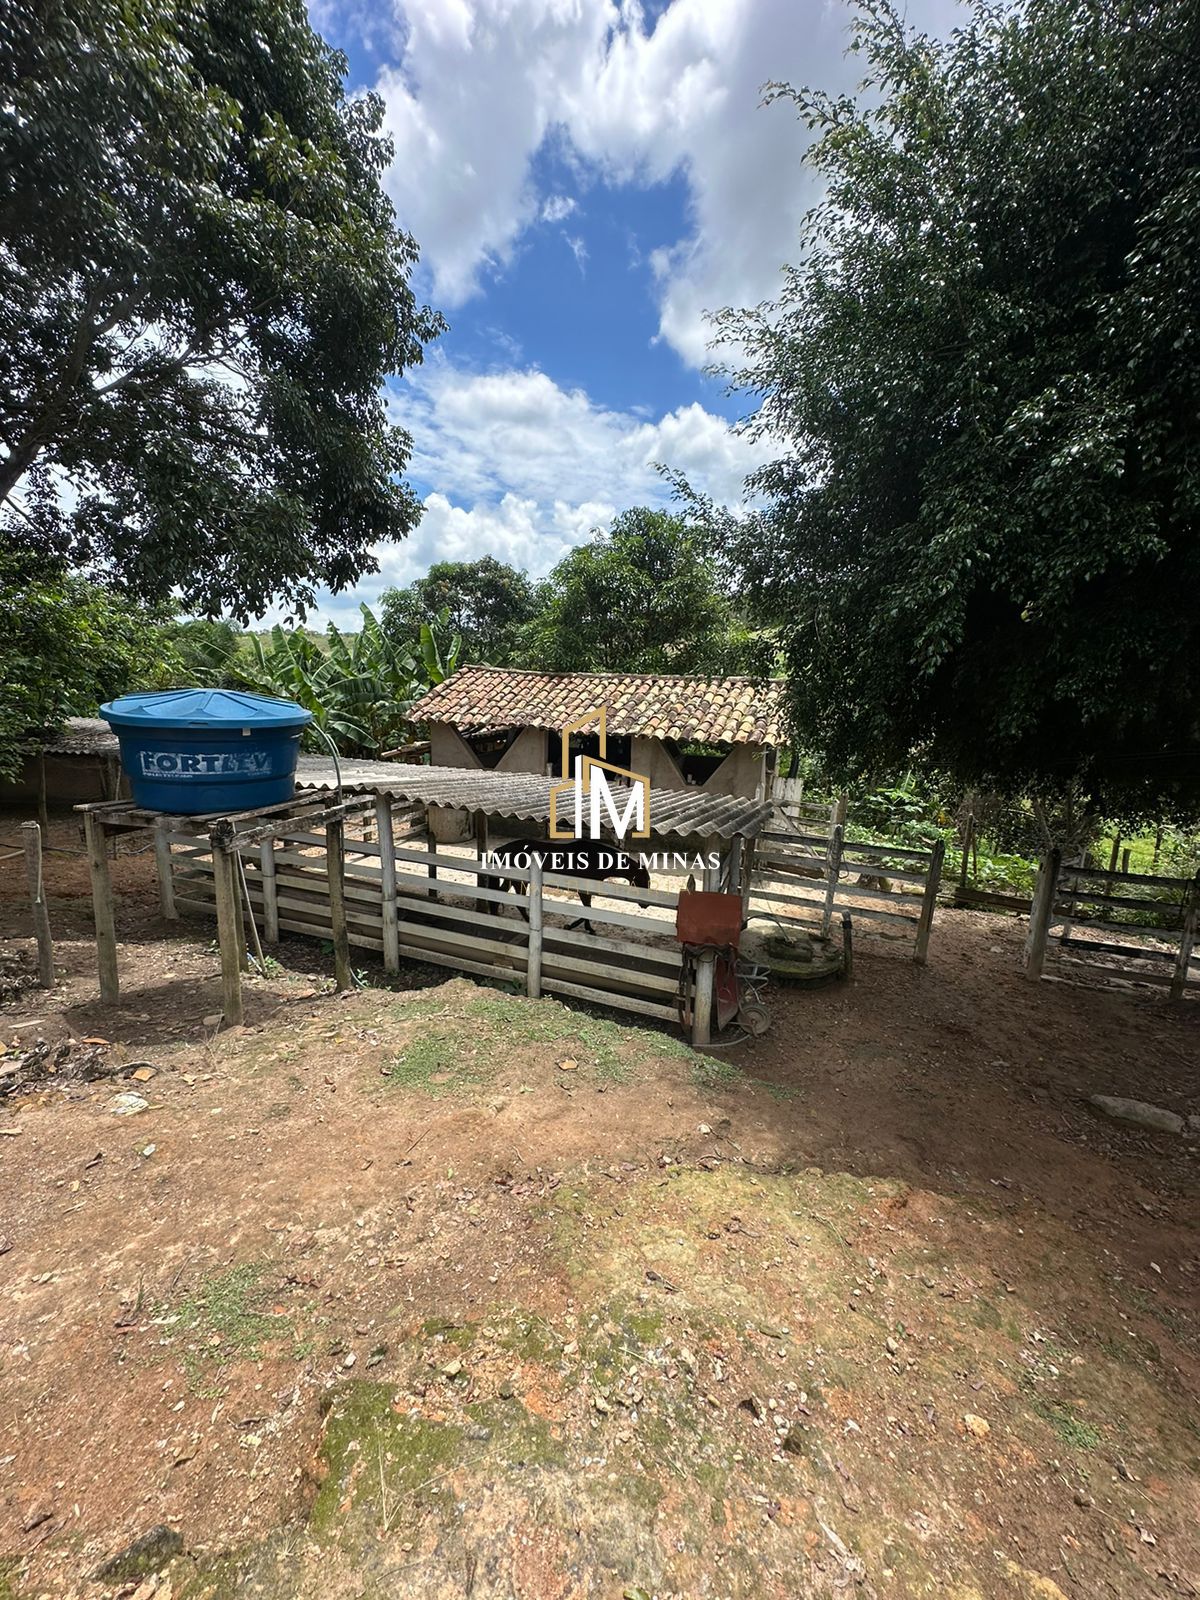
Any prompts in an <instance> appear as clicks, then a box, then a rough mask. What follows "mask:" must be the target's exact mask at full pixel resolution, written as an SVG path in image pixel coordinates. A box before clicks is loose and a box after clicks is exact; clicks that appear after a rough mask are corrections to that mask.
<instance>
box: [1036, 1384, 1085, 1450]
mask: <svg viewBox="0 0 1200 1600" xmlns="http://www.w3.org/2000/svg"><path fill="white" fill-rule="evenodd" d="M1030 1405H1031V1406H1032V1408H1033V1410H1034V1411H1035V1412H1036V1413H1037V1415H1038V1416H1039V1417H1041V1419H1042V1421H1043V1422H1048V1423H1049V1424H1050V1426H1051V1427H1052V1428H1053V1429H1054V1431H1055V1433H1056V1434H1057V1435H1058V1437H1059V1438H1060V1439H1061V1440H1062V1442H1063V1443H1064V1444H1066V1445H1070V1446H1071V1448H1072V1449H1073V1450H1095V1449H1096V1447H1097V1446H1098V1445H1099V1443H1100V1430H1099V1428H1096V1427H1094V1426H1093V1425H1092V1424H1091V1423H1090V1422H1084V1421H1083V1419H1082V1418H1081V1417H1077V1416H1076V1415H1075V1413H1074V1412H1073V1411H1071V1410H1070V1409H1069V1408H1068V1407H1067V1406H1064V1405H1063V1404H1062V1403H1061V1401H1058V1400H1046V1399H1044V1398H1043V1397H1042V1396H1041V1395H1035V1396H1033V1398H1032V1399H1031V1400H1030Z"/></svg>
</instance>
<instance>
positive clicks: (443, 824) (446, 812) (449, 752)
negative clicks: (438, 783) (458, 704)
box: [428, 722, 483, 844]
mask: <svg viewBox="0 0 1200 1600" xmlns="http://www.w3.org/2000/svg"><path fill="white" fill-rule="evenodd" d="M429 764H430V766H433V767H473V768H475V770H476V771H479V772H482V771H483V762H482V761H480V759H479V757H478V756H477V755H476V754H475V752H474V750H472V749H471V746H470V745H469V744H468V743H467V742H466V740H465V739H463V738H462V737H461V736H460V735H459V733H458V731H457V729H455V728H452V727H451V726H450V724H449V723H448V722H434V723H431V724H430V727H429ZM428 818H429V832H430V834H431V835H432V837H433V838H435V839H437V840H439V841H440V842H441V843H442V844H457V843H458V842H459V841H460V840H462V839H469V838H470V837H471V834H472V828H471V816H470V813H469V812H467V811H463V810H462V809H461V808H459V807H455V806H430V807H429V809H428Z"/></svg>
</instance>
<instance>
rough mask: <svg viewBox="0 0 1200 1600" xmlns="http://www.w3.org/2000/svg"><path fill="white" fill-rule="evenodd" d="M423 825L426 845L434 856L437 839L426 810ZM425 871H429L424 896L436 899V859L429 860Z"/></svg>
mask: <svg viewBox="0 0 1200 1600" xmlns="http://www.w3.org/2000/svg"><path fill="white" fill-rule="evenodd" d="M425 825H426V828H427V829H428V832H427V836H426V847H427V848H428V850H429V854H430V855H431V856H436V855H437V840H436V839H435V838H434V834H433V829H432V828H430V827H429V813H428V811H427V812H426V813H425ZM426 871H427V872H428V873H429V888H428V889H427V890H426V891H425V897H426V899H428V900H436V899H437V862H436V861H430V863H429V866H428V867H427V868H426Z"/></svg>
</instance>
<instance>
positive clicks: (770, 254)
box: [376, 0, 956, 364]
mask: <svg viewBox="0 0 1200 1600" xmlns="http://www.w3.org/2000/svg"><path fill="white" fill-rule="evenodd" d="M393 4H394V5H395V6H396V11H397V16H398V19H399V20H400V22H401V23H402V25H403V30H404V38H405V45H404V51H403V58H402V60H401V61H400V62H399V63H398V64H397V65H395V66H393V67H389V68H388V69H387V70H386V71H384V72H383V73H382V75H381V77H380V79H379V82H378V83H377V85H376V87H377V88H378V89H379V91H380V93H381V94H382V95H383V97H384V101H385V104H386V107H387V122H388V127H389V129H390V131H391V133H392V135H393V137H394V139H395V141H396V159H395V161H394V163H393V165H392V168H391V170H390V172H389V175H388V186H389V189H390V191H391V194H392V197H393V199H394V200H395V202H396V205H397V208H398V211H399V214H400V217H401V219H402V221H403V222H404V224H405V226H406V227H408V228H410V229H412V231H413V233H414V234H415V235H416V238H417V240H418V242H419V243H420V245H421V248H422V252H423V256H424V260H425V262H426V265H427V267H428V269H429V271H430V272H431V273H432V277H433V286H432V289H433V295H434V298H435V300H436V301H437V302H438V303H439V304H442V305H446V306H451V307H452V306H454V305H455V304H458V303H461V302H462V301H463V300H464V299H466V298H467V297H468V296H469V295H471V294H472V293H473V292H474V291H475V290H476V289H477V287H478V286H479V284H480V281H481V275H482V274H484V273H486V271H487V270H488V269H489V268H491V267H495V266H497V265H502V264H503V263H504V262H506V261H507V260H508V259H509V258H510V256H511V254H512V252H513V250H514V248H515V247H516V245H517V244H518V241H519V239H520V236H521V234H522V233H523V231H524V230H525V229H526V228H527V227H528V226H530V225H531V224H532V223H534V222H536V221H539V220H546V221H561V220H563V218H564V217H565V216H567V215H569V214H570V213H571V211H572V210H574V209H575V203H574V202H573V201H569V200H568V198H567V197H565V196H561V195H544V196H539V195H537V194H536V193H535V192H534V189H533V180H532V176H531V171H532V165H531V164H532V162H533V158H534V156H535V155H536V153H537V152H538V150H539V149H540V148H541V146H542V145H543V143H544V142H545V141H546V140H547V139H548V138H551V137H555V138H558V137H561V138H562V139H563V140H564V141H565V145H566V147H567V149H568V150H569V151H572V152H573V153H574V155H575V158H576V159H577V160H578V161H579V162H581V163H582V164H583V166H585V167H586V168H588V169H589V170H590V171H592V172H594V173H600V174H603V175H604V176H605V177H606V178H607V179H609V180H610V181H613V182H618V183H631V184H645V183H650V182H656V181H661V180H663V179H665V178H668V177H670V176H672V175H674V174H677V173H679V174H682V175H683V176H684V177H685V179H686V181H687V184H688V192H689V196H690V214H689V227H688V230H687V231H686V232H685V233H684V234H683V235H682V236H681V237H680V238H679V239H678V240H675V241H674V242H673V243H672V244H671V245H670V246H669V247H668V248H666V249H662V250H659V251H657V252H655V255H654V258H653V265H654V268H655V272H656V275H657V289H658V294H659V316H660V333H661V336H662V337H663V338H665V339H666V340H668V341H669V342H670V343H671V344H672V345H673V346H674V348H675V349H676V350H677V351H678V352H679V353H680V354H681V355H682V356H683V357H684V359H685V360H687V361H689V362H691V363H692V364H699V363H701V362H702V361H703V360H704V359H705V354H706V345H707V341H708V338H709V334H710V330H709V329H708V326H707V324H706V322H705V320H704V313H705V311H707V310H712V309H718V308H720V307H721V306H724V305H753V304H757V303H758V302H759V301H760V300H762V299H764V298H767V297H770V296H771V295H772V294H773V293H774V292H775V291H776V289H777V288H778V284H779V269H780V267H781V266H782V265H783V263H784V262H785V261H787V260H789V259H790V258H791V257H792V256H793V255H794V248H795V241H796V236H797V229H798V227H799V223H800V219H801V217H802V215H803V212H804V210H805V209H806V207H807V206H809V205H810V204H811V203H812V202H813V200H814V199H815V197H816V190H815V186H814V182H813V179H812V176H811V174H809V173H807V172H806V170H805V168H804V166H803V162H802V156H803V151H804V148H805V144H806V142H807V138H808V135H807V133H806V132H805V130H804V129H803V128H802V127H800V125H799V124H798V123H797V121H796V119H795V117H794V115H793V113H792V111H791V109H790V108H789V107H788V105H787V104H779V105H776V106H774V107H771V108H768V109H763V108H762V107H761V106H760V105H759V100H760V95H761V89H762V86H763V84H764V83H766V82H767V81H769V80H779V79H785V80H788V81H791V82H793V83H796V84H805V83H808V84H813V85H816V86H818V87H822V88H827V89H831V90H844V89H849V88H851V87H852V86H853V83H854V65H853V58H850V59H847V58H846V55H845V48H846V44H847V39H848V33H847V29H848V24H849V18H850V11H849V8H848V6H847V4H845V3H844V0H671V3H670V4H669V5H668V6H667V7H666V8H665V10H663V11H662V12H661V13H660V14H659V15H658V16H657V17H656V18H655V19H654V20H653V22H650V21H648V20H647V18H646V16H645V14H644V13H643V11H642V8H641V6H640V5H639V4H638V3H637V0H620V3H614V0H393ZM955 10H956V7H955V5H954V0H914V3H913V4H911V5H910V6H909V7H908V11H907V15H908V20H909V21H910V23H912V24H914V25H917V26H922V27H925V28H927V29H929V30H931V31H934V32H942V31H945V30H946V29H947V28H948V27H949V26H950V25H951V23H952V21H953V18H954V15H955ZM564 206H566V208H567V209H566V210H564V209H562V208H563V207H564Z"/></svg>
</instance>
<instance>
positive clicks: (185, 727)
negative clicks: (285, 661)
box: [100, 689, 312, 816]
mask: <svg viewBox="0 0 1200 1600" xmlns="http://www.w3.org/2000/svg"><path fill="white" fill-rule="evenodd" d="M100 715H101V716H102V717H104V718H105V720H106V721H107V722H108V723H109V724H110V725H111V726H112V728H113V731H114V732H115V733H116V735H117V738H118V739H119V740H120V743H121V765H122V766H123V767H124V768H125V771H126V773H127V774H128V777H129V786H130V788H131V789H132V790H133V798H134V802H135V803H136V804H137V805H139V806H144V807H145V808H146V809H147V810H148V811H169V812H174V813H177V814H179V815H188V816H194V815H196V814H198V813H203V812H214V811H253V810H255V809H256V808H257V807H259V806H271V805H277V804H279V803H280V802H282V801H285V800H290V799H291V797H292V792H293V790H294V789H295V786H296V756H297V755H298V754H299V750H300V735H301V734H302V733H303V732H304V729H305V728H306V726H307V725H308V724H309V723H310V722H311V721H312V712H311V711H305V710H304V709H303V707H301V706H298V705H297V704H296V703H295V701H293V700H273V699H270V698H269V697H268V696H267V695H263V694H242V693H240V692H239V691H237V690H235V689H168V690H167V691H166V692H165V693H162V694H123V695H121V696H120V697H119V698H118V699H116V700H110V701H109V703H108V704H107V705H103V706H101V707H100Z"/></svg>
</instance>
